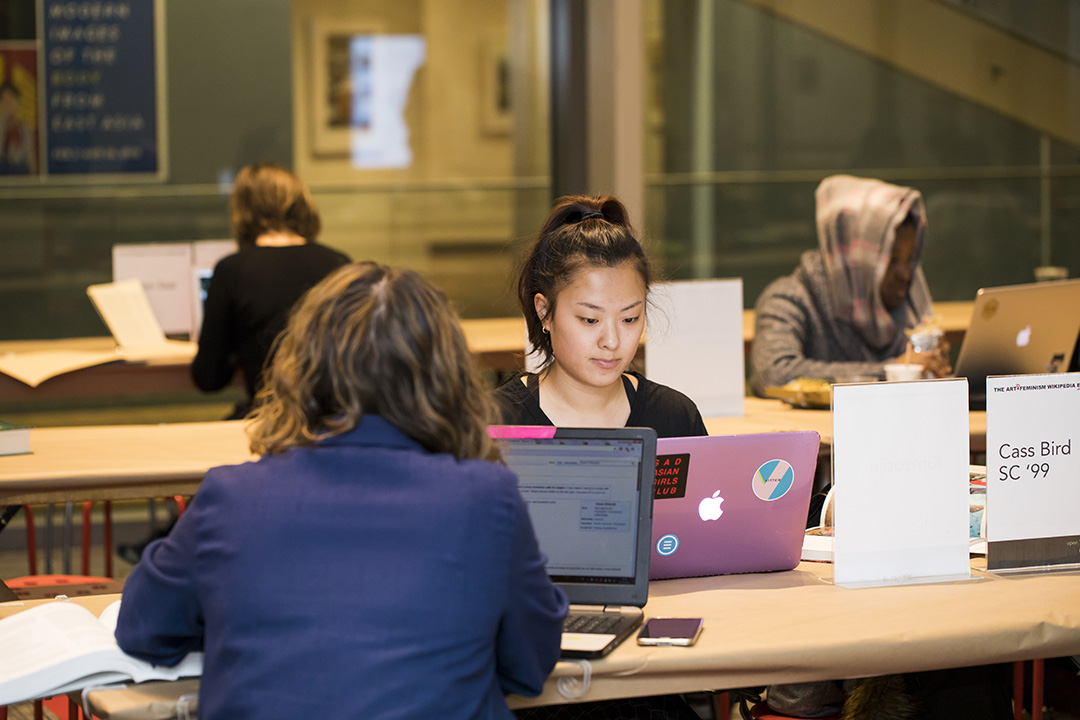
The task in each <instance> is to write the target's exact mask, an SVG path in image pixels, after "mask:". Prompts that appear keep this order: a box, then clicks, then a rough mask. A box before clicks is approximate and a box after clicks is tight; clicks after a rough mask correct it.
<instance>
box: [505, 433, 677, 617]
mask: <svg viewBox="0 0 1080 720" xmlns="http://www.w3.org/2000/svg"><path fill="white" fill-rule="evenodd" d="M508 430H512V431H513V432H512V433H507V432H506V431H508ZM529 430H533V428H498V427H495V428H492V434H493V435H495V436H496V437H497V438H498V443H499V446H500V449H501V451H502V456H503V460H504V461H505V462H506V464H507V466H509V468H510V469H511V470H513V471H514V472H515V474H517V476H518V487H519V489H520V491H521V495H522V497H523V498H524V499H525V502H526V503H527V504H528V507H529V516H530V518H531V520H532V523H533V528H534V530H535V532H536V537H537V540H538V541H539V544H540V549H541V550H542V551H543V552H544V554H545V555H547V558H548V563H547V571H548V575H549V576H550V577H551V579H552V581H554V582H556V583H558V584H559V585H560V586H562V587H563V588H564V590H566V591H567V594H568V595H569V596H570V599H571V602H575V603H615V604H618V603H625V604H634V603H633V602H630V601H629V598H631V597H634V596H635V595H633V593H634V592H635V588H641V589H642V595H643V596H647V587H643V586H647V582H648V561H649V553H648V549H649V541H650V538H651V532H652V479H653V474H654V467H655V464H656V461H655V453H656V436H655V433H653V431H651V430H648V429H642V428H620V429H614V430H612V429H578V428H559V429H558V430H555V429H554V428H536V429H535V430H536V431H537V432H536V434H546V435H547V437H527V436H526V435H528V434H529V433H528V432H527V431H529ZM500 431H502V432H500ZM506 434H514V435H517V436H516V437H506V436H505V435H506ZM643 533H644V534H643ZM620 586H621V588H622V589H620Z"/></svg>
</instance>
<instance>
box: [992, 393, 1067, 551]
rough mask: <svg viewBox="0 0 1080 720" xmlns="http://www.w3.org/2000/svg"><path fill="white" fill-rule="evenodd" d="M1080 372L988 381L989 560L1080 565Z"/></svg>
mask: <svg viewBox="0 0 1080 720" xmlns="http://www.w3.org/2000/svg"><path fill="white" fill-rule="evenodd" d="M1078 506H1080V373H1068V374H1056V375H1013V376H1008V377H991V378H987V381H986V539H987V550H986V566H987V569H989V570H1011V569H1021V568H1041V567H1057V566H1072V567H1076V566H1077V565H1080V515H1078V514H1077V512H1076V508H1077V507H1078Z"/></svg>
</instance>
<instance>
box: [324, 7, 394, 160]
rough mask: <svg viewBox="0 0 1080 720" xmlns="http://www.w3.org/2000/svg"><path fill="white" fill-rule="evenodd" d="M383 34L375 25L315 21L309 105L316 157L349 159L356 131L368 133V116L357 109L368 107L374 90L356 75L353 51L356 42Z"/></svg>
mask: <svg viewBox="0 0 1080 720" xmlns="http://www.w3.org/2000/svg"><path fill="white" fill-rule="evenodd" d="M379 31H380V28H379V27H378V25H377V24H375V23H363V24H361V23H347V22H346V23H342V22H333V21H330V20H313V21H312V23H311V33H310V49H311V53H310V57H311V74H310V78H311V83H310V88H311V97H310V99H309V102H308V108H309V115H308V123H309V126H310V131H311V133H310V134H311V151H312V154H314V155H322V156H338V157H347V156H348V155H349V152H350V147H351V140H350V138H351V137H352V136H353V134H354V131H360V132H363V131H364V130H365V128H364V127H363V124H364V117H365V115H364V113H362V112H354V108H362V107H364V105H365V103H364V102H363V100H364V94H365V93H368V94H370V92H371V87H370V85H369V84H368V85H365V84H364V83H363V82H362V80H363V77H364V74H363V73H356V72H354V68H353V67H352V65H353V62H354V59H353V57H352V54H351V52H350V48H351V47H352V41H353V39H354V38H357V37H362V36H371V35H375V34H377V33H378V32H379Z"/></svg>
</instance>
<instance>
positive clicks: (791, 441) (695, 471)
mask: <svg viewBox="0 0 1080 720" xmlns="http://www.w3.org/2000/svg"><path fill="white" fill-rule="evenodd" d="M820 441H821V438H820V437H819V436H818V434H817V433H816V432H782V433H763V434H755V435H715V436H707V437H682V438H661V439H659V440H657V442H656V479H655V485H654V486H653V492H654V495H653V527H652V529H653V536H652V553H651V558H650V566H649V568H650V569H649V577H650V579H652V580H663V579H666V578H680V577H695V576H699V575H727V574H730V573H749V572H771V571H774V570H791V569H792V568H794V567H795V566H796V565H798V564H799V556H800V554H801V551H802V543H803V534H804V531H805V529H806V514H807V510H808V508H809V505H810V493H811V490H812V488H813V485H814V470H815V468H816V467H817V454H818V444H819V443H820Z"/></svg>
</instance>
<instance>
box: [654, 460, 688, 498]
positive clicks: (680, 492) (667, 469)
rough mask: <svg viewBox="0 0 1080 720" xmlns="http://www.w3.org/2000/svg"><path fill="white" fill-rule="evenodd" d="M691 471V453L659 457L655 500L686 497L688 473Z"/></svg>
mask: <svg viewBox="0 0 1080 720" xmlns="http://www.w3.org/2000/svg"><path fill="white" fill-rule="evenodd" d="M689 469H690V453H682V454H679V455H657V456H656V477H655V478H654V479H653V499H654V500H667V499H668V498H681V497H683V496H685V495H686V473H687V471H688V470H689Z"/></svg>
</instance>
